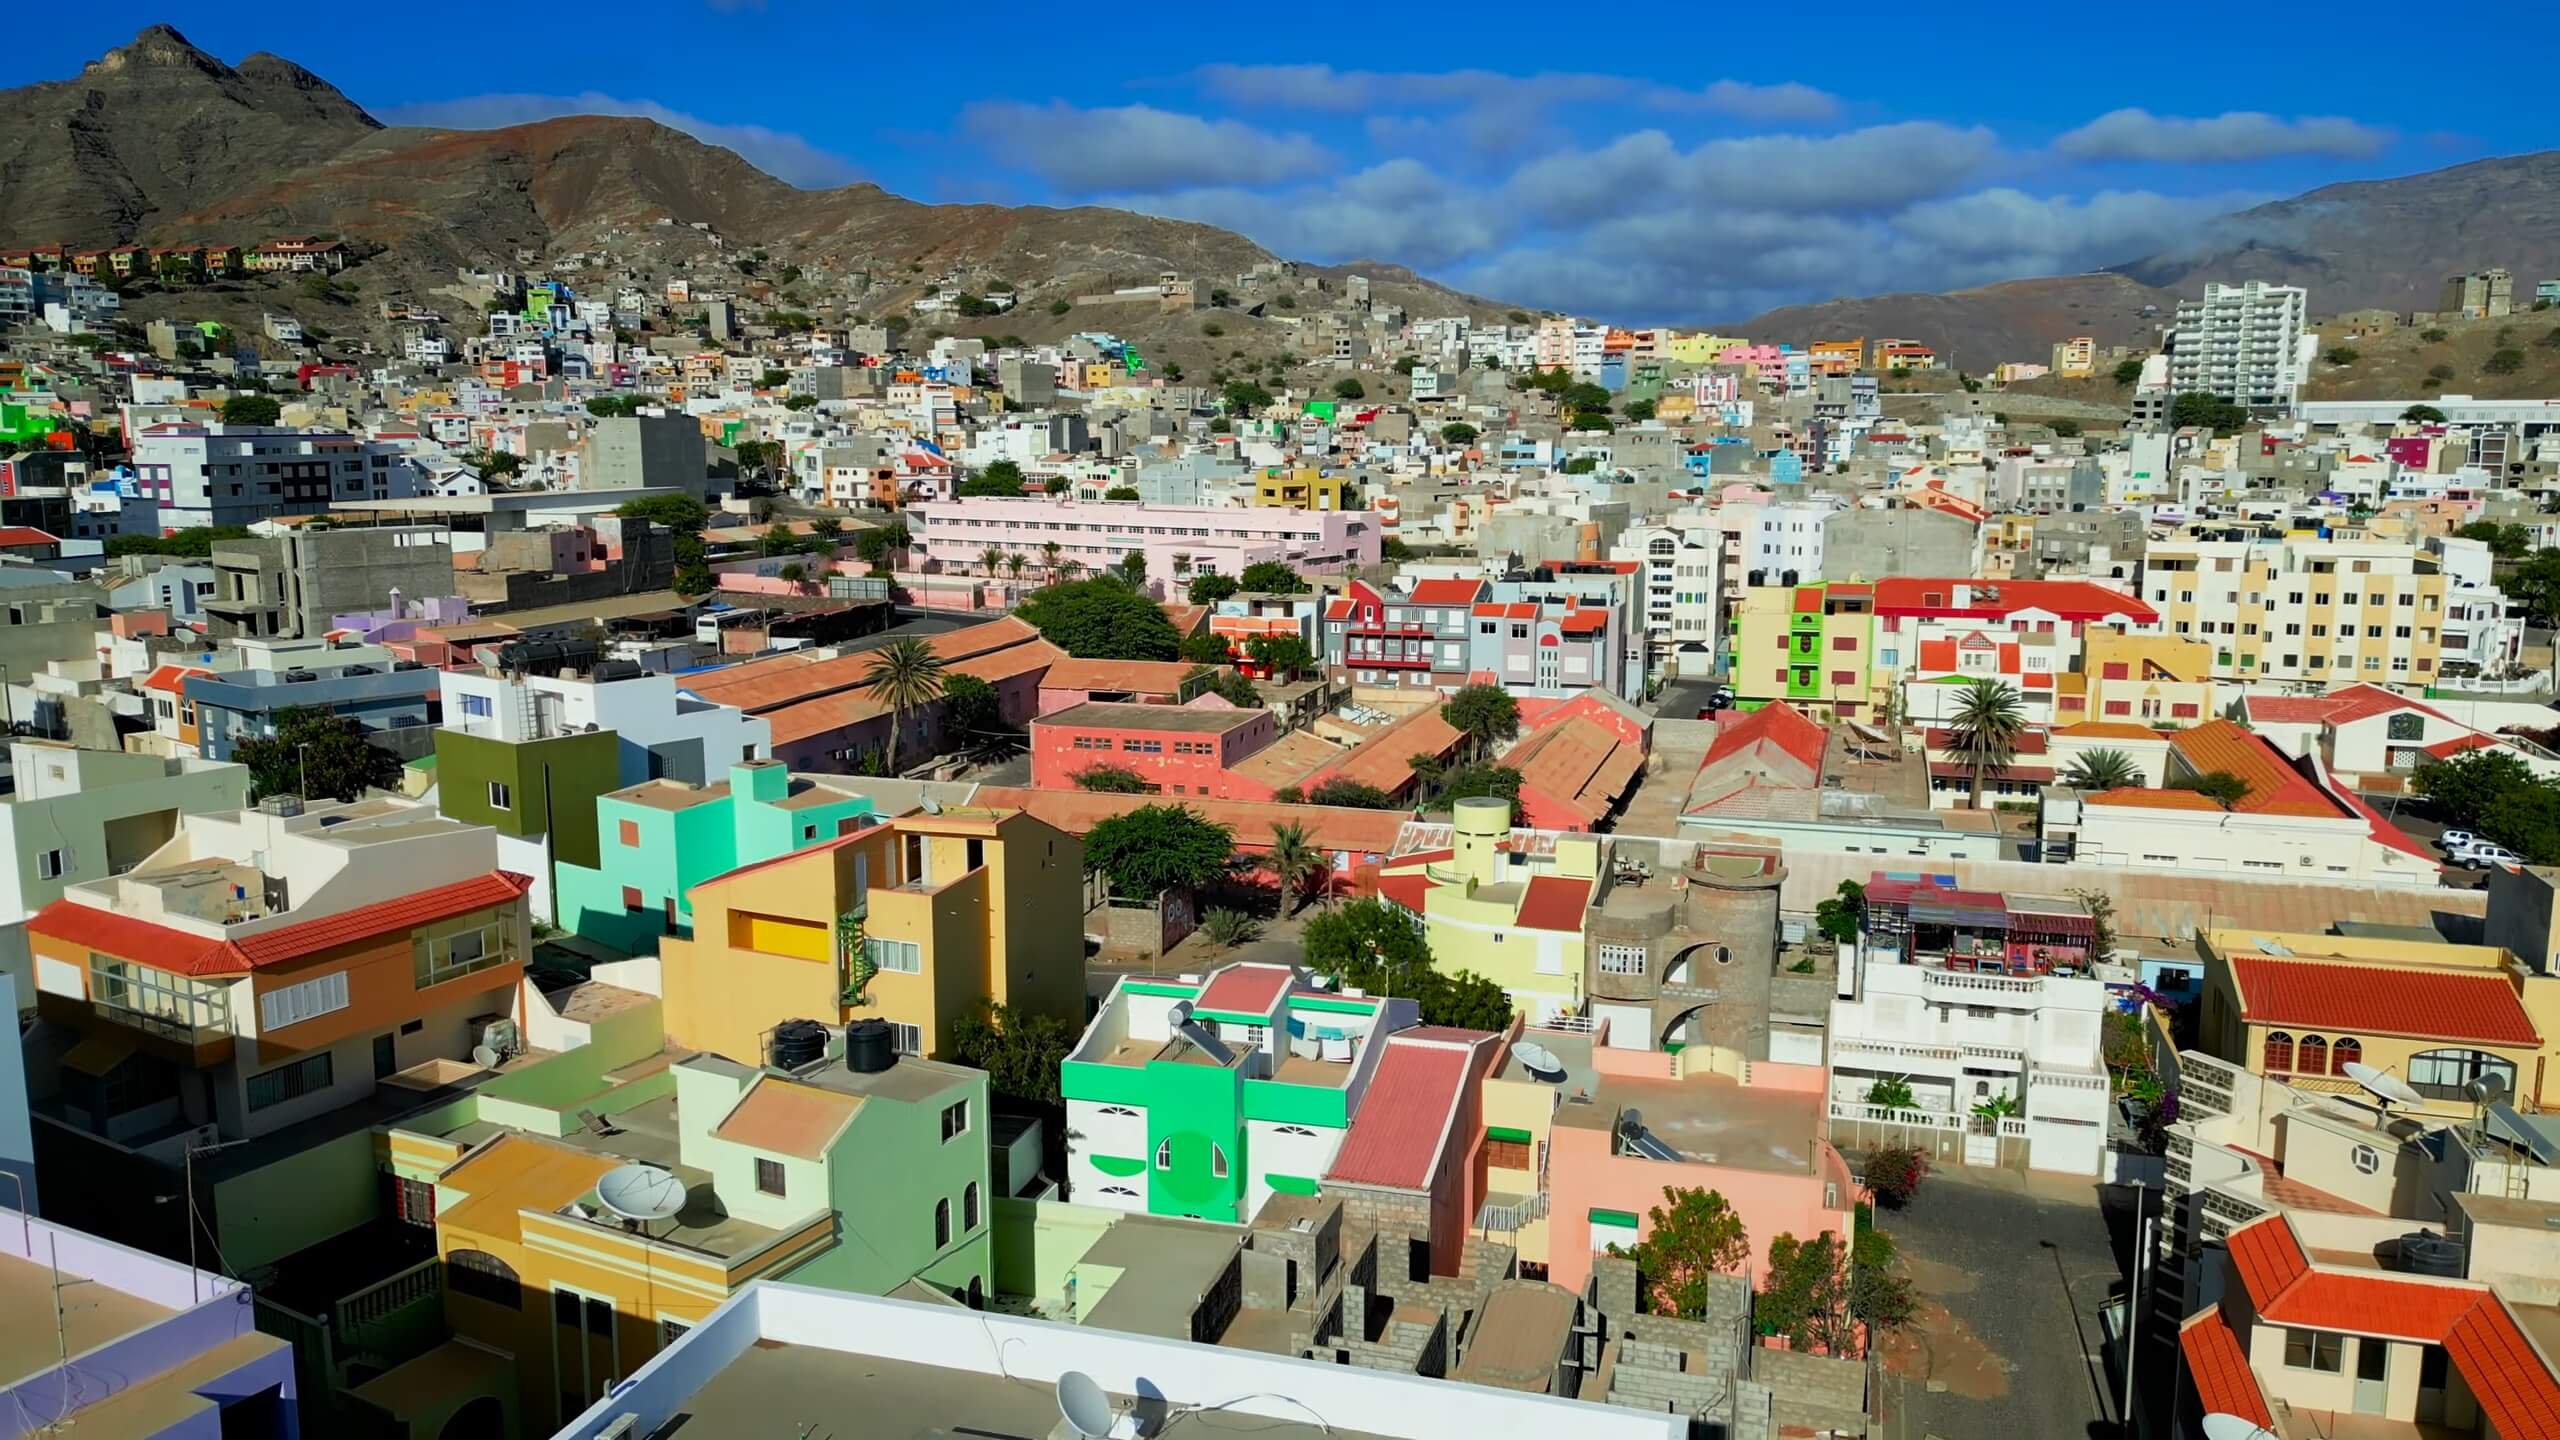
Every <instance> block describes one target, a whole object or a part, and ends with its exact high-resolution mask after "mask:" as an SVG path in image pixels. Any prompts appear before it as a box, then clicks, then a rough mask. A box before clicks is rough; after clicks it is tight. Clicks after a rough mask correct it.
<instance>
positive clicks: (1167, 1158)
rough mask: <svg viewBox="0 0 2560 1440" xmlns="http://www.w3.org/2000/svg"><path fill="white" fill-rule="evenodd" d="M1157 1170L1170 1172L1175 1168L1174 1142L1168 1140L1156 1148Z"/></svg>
mask: <svg viewBox="0 0 2560 1440" xmlns="http://www.w3.org/2000/svg"><path fill="white" fill-rule="evenodd" d="M1156 1168H1157V1169H1159V1170H1170V1169H1172V1168H1173V1142H1172V1141H1170V1140H1166V1141H1163V1142H1161V1143H1160V1144H1158V1145H1157V1146H1156Z"/></svg>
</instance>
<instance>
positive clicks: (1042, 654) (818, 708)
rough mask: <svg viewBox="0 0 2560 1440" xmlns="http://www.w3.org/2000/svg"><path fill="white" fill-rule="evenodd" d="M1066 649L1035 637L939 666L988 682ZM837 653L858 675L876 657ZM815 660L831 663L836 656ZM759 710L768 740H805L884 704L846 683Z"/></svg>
mask: <svg viewBox="0 0 2560 1440" xmlns="http://www.w3.org/2000/svg"><path fill="white" fill-rule="evenodd" d="M1066 654H1067V652H1066V651H1064V650H1061V649H1059V648H1058V647H1057V646H1055V645H1052V644H1050V643H1049V642H1048V641H1046V640H1038V641H1034V642H1032V643H1031V644H1028V645H1014V646H1010V647H1008V648H1005V649H1002V650H994V651H989V652H986V653H984V654H979V655H972V656H970V657H968V658H966V659H962V660H955V661H951V662H949V663H948V664H947V665H946V666H945V671H946V673H948V674H952V675H974V676H976V677H978V678H979V679H981V680H984V681H986V682H987V683H988V684H990V685H993V684H995V683H996V682H998V681H1000V680H1010V679H1012V678H1013V677H1014V676H1016V675H1021V674H1024V673H1027V672H1029V671H1033V670H1042V669H1046V668H1047V667H1049V666H1051V665H1054V664H1056V663H1057V662H1058V661H1060V660H1062V659H1064V658H1066ZM843 658H844V659H845V660H859V661H861V662H863V663H862V670H861V677H862V679H864V680H868V679H869V678H870V674H871V667H872V665H873V664H874V663H876V662H875V661H874V660H873V659H872V657H871V656H870V655H868V654H864V655H848V656H845V657H843ZM821 663H823V664H828V665H833V664H837V663H840V662H838V661H824V662H821ZM696 693H699V692H696ZM703 698H704V699H706V700H712V701H713V702H714V703H716V704H723V705H734V704H737V702H736V701H734V700H721V699H718V698H717V697H714V696H709V695H705V696H703ZM741 708H745V709H747V710H748V711H749V713H755V711H754V709H753V707H741ZM762 713H763V715H764V718H765V720H766V722H767V723H768V724H770V725H771V726H772V727H773V743H774V744H776V745H788V744H790V743H792V742H793V741H796V740H806V739H808V738H809V737H810V736H812V735H823V734H825V733H826V732H828V731H830V730H841V729H844V728H845V727H847V726H850V725H859V724H861V723H862V722H863V721H865V720H876V719H878V718H879V717H881V716H883V715H886V714H888V713H889V707H888V706H886V705H883V704H881V703H880V702H879V701H877V700H874V699H873V698H871V696H870V695H869V694H867V693H865V692H864V691H862V690H858V689H849V690H839V691H836V692H834V693H832V694H825V695H818V696H815V697H813V698H811V699H807V700H802V701H798V702H796V703H793V704H786V705H779V706H776V707H775V708H772V709H769V710H766V711H764V712H762Z"/></svg>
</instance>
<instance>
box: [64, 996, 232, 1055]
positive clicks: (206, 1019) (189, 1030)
mask: <svg viewBox="0 0 2560 1440" xmlns="http://www.w3.org/2000/svg"><path fill="white" fill-rule="evenodd" d="M93 1004H94V1005H95V1006H96V1008H97V1011H98V1013H99V1014H100V1015H103V1016H105V1017H106V1018H107V1019H109V1020H113V1021H115V1022H116V1023H118V1024H120V1025H130V1026H132V1027H134V1028H135V1029H137V1030H145V1031H148V1032H150V1033H151V1034H154V1035H157V1036H160V1037H161V1038H163V1039H167V1040H175V1041H177V1042H178V1043H179V1044H181V1045H201V1044H203V1043H205V1042H206V1041H208V1040H218V1039H221V1038H223V1037H225V1036H227V1035H229V1034H230V1033H231V1026H230V1022H229V1017H228V1016H224V1017H221V1018H220V1019H218V1020H217V1019H216V1018H215V1017H214V1016H213V1015H212V1014H211V1013H210V1012H211V1007H210V1006H199V1007H198V1009H199V1010H200V1011H201V1012H202V1014H201V1017H200V1018H198V1019H196V1020H193V1021H188V1020H182V1019H180V1018H178V1016H177V1015H176V1014H174V1013H171V1012H167V1011H158V1010H139V1009H136V1008H134V1007H132V1006H130V1005H119V1004H117V1003H116V1002H114V1001H112V1000H98V1001H95V1002H93Z"/></svg>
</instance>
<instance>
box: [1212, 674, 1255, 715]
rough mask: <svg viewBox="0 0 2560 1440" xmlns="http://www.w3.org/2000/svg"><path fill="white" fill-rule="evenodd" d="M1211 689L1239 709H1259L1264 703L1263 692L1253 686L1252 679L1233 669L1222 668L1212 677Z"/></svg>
mask: <svg viewBox="0 0 2560 1440" xmlns="http://www.w3.org/2000/svg"><path fill="white" fill-rule="evenodd" d="M1209 690H1210V693H1212V694H1214V695H1216V696H1217V697H1218V698H1219V699H1222V700H1224V701H1226V702H1227V703H1228V704H1230V705H1233V706H1235V707H1236V708H1237V709H1239V710H1253V709H1258V708H1260V707H1261V705H1262V692H1261V691H1259V690H1256V689H1254V688H1253V682H1252V681H1250V680H1247V679H1246V678H1244V677H1243V676H1242V675H1239V674H1237V673H1236V672H1235V671H1233V670H1220V671H1219V672H1218V673H1217V674H1216V675H1215V676H1213V677H1212V678H1211V679H1210V681H1209Z"/></svg>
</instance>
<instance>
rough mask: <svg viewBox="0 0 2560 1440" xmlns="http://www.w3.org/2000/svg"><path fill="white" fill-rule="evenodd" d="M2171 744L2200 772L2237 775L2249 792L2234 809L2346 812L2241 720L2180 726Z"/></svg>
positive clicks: (2253, 812) (2329, 814) (2255, 812)
mask: <svg viewBox="0 0 2560 1440" xmlns="http://www.w3.org/2000/svg"><path fill="white" fill-rule="evenodd" d="M2169 747H2170V748H2171V749H2173V750H2175V751H2177V752H2178V754H2179V756H2180V757H2181V758H2183V759H2184V760H2185V761H2186V762H2187V765H2188V766H2189V767H2190V768H2191V769H2193V770H2194V771H2195V772H2196V773H2197V774H2199V775H2210V774H2212V773H2213V772H2214V771H2216V770H2220V771H2223V772H2225V773H2228V774H2231V775H2234V776H2237V777H2239V779H2240V780H2241V782H2242V783H2244V784H2246V785H2247V786H2248V787H2249V793H2248V795H2247V796H2246V797H2245V798H2243V799H2242V800H2241V801H2240V803H2239V804H2237V805H2234V806H2232V807H2231V808H2232V809H2233V810H2235V811H2237V812H2239V813H2241V814H2244V815H2309V816H2318V817H2322V818H2334V817H2337V816H2339V815H2342V814H2344V813H2346V811H2345V809H2344V807H2342V806H2341V805H2340V804H2339V803H2338V802H2337V801H2335V800H2333V799H2331V798H2330V797H2329V795H2327V794H2326V793H2325V792H2323V791H2322V790H2321V788H2320V787H2319V786H2317V785H2314V784H2313V783H2311V781H2310V780H2308V779H2306V778H2304V776H2303V774H2302V772H2301V771H2299V770H2296V769H2294V768H2293V766H2292V764H2291V763H2289V762H2288V761H2286V759H2285V758H2284V756H2282V755H2281V754H2278V753H2277V751H2276V748H2275V746H2274V745H2272V744H2270V743H2268V742H2267V740H2266V738H2265V737H2263V736H2260V735H2254V734H2252V733H2250V732H2249V731H2248V730H2245V729H2243V728H2241V726H2240V724H2239V722H2238V721H2235V720H2207V721H2206V722H2204V723H2203V724H2201V725H2198V726H2196V727H2195V728H2193V729H2191V730H2180V731H2178V732H2176V733H2175V734H2172V735H2171V736H2170V737H2169Z"/></svg>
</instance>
